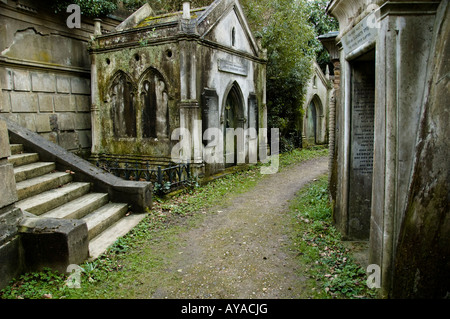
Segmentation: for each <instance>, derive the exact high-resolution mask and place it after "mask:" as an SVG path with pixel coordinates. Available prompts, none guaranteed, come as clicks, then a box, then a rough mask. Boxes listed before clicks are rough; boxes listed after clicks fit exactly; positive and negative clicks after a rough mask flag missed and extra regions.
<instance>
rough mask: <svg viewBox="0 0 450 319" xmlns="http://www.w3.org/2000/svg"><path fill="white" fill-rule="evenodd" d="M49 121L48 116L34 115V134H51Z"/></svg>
mask: <svg viewBox="0 0 450 319" xmlns="http://www.w3.org/2000/svg"><path fill="white" fill-rule="evenodd" d="M51 130H52V129H51V127H50V120H49V115H48V114H36V132H38V133H44V132H51Z"/></svg>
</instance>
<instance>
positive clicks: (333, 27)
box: [307, 0, 339, 71]
mask: <svg viewBox="0 0 450 319" xmlns="http://www.w3.org/2000/svg"><path fill="white" fill-rule="evenodd" d="M329 2H330V1H329V0H311V1H308V2H307V11H308V16H309V19H308V22H309V23H310V24H311V25H312V26H313V27H314V32H315V37H314V39H313V40H312V41H311V43H310V46H311V47H313V48H314V51H315V52H316V60H317V63H318V64H319V65H320V67H321V68H322V70H323V71H325V66H326V65H327V64H330V63H331V62H330V56H329V54H328V52H327V50H326V49H325V48H324V47H323V46H322V44H321V43H320V41H319V40H318V39H317V37H318V36H319V35H323V34H326V33H328V32H331V31H338V30H339V24H338V22H337V20H336V19H335V18H333V17H331V16H329V15H328V14H326V8H327V5H328V3H329Z"/></svg>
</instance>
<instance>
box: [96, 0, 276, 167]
mask: <svg viewBox="0 0 450 319" xmlns="http://www.w3.org/2000/svg"><path fill="white" fill-rule="evenodd" d="M90 54H91V57H92V81H91V82H92V131H93V135H92V136H93V137H92V159H94V160H98V159H100V160H101V159H109V160H114V161H118V162H122V163H123V162H126V161H135V162H136V161H137V162H141V163H145V162H148V163H150V164H151V165H153V166H156V165H160V166H168V165H171V164H172V163H174V162H181V161H189V163H190V164H192V166H193V167H195V170H196V172H197V173H198V174H206V175H209V174H213V173H216V172H218V171H220V170H223V169H225V168H226V167H229V166H233V165H239V164H241V163H248V162H249V161H250V159H252V160H253V159H254V158H255V154H258V151H257V148H256V147H257V146H258V141H259V140H260V139H258V136H257V135H258V133H259V129H260V128H266V127H267V125H266V122H267V115H266V114H267V110H266V54H265V51H264V50H262V49H261V47H260V45H259V44H258V41H257V40H256V39H255V37H254V36H253V34H252V33H251V31H250V29H249V26H248V24H247V22H246V19H245V16H244V14H243V10H242V8H241V5H240V4H239V2H238V1H237V0H216V1H214V2H213V3H212V4H211V5H209V6H207V7H202V8H190V5H189V3H188V2H186V3H185V4H184V5H183V11H180V12H176V13H173V14H168V15H161V16H155V15H154V14H153V11H152V9H151V7H150V6H149V5H148V4H146V5H144V6H143V7H141V8H140V9H139V10H138V11H136V12H135V13H134V14H133V15H132V16H130V17H129V18H128V19H126V20H125V21H124V22H123V23H122V24H121V25H119V26H118V27H117V28H116V31H115V32H110V33H107V34H97V35H96V36H95V38H94V39H93V40H92V42H91V43H90ZM180 132H181V133H183V134H184V135H183V134H179V133H180ZM186 132H187V133H186ZM227 132H228V135H229V136H227ZM230 134H231V135H230ZM262 142H263V144H266V143H267V141H265V140H264V141H262ZM180 144H182V147H181V148H180V147H179V146H180ZM178 149H180V151H178ZM205 154H206V155H208V156H206V155H205ZM211 159H212V160H211Z"/></svg>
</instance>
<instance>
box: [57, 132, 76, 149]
mask: <svg viewBox="0 0 450 319" xmlns="http://www.w3.org/2000/svg"><path fill="white" fill-rule="evenodd" d="M58 144H59V145H60V146H61V147H63V148H65V149H66V150H76V149H78V145H79V144H78V135H77V133H76V132H61V133H59V134H58Z"/></svg>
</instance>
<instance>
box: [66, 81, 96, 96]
mask: <svg viewBox="0 0 450 319" xmlns="http://www.w3.org/2000/svg"><path fill="white" fill-rule="evenodd" d="M70 83H71V87H72V93H73V94H90V93H91V87H90V85H91V82H90V80H89V79H84V78H74V77H73V78H71V80H70Z"/></svg>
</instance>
